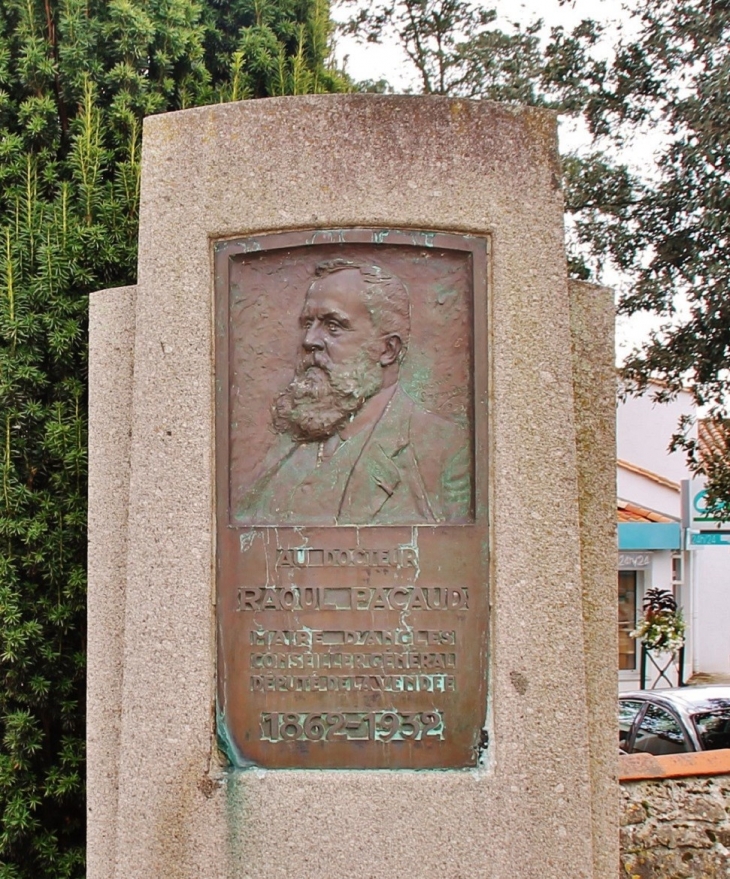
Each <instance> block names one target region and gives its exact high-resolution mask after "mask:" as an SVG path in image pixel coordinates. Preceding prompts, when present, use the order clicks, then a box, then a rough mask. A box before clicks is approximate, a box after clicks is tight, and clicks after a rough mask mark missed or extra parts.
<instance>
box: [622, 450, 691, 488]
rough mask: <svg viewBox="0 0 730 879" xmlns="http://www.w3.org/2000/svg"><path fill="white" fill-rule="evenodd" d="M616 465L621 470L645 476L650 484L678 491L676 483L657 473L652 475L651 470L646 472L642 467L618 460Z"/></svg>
mask: <svg viewBox="0 0 730 879" xmlns="http://www.w3.org/2000/svg"><path fill="white" fill-rule="evenodd" d="M616 465H617V466H618V467H620V468H621V469H622V470H628V471H629V472H630V473H638V475H639V476H645V477H646V478H647V479H651V481H652V482H656V483H658V484H659V485H663V486H664V487H665V488H671V489H672V491H679V483H678V482H673V481H672V480H671V479H667V478H666V476H661V475H660V474H659V473H654V472H653V471H652V470H646V469H645V468H644V467H639V465H638V464H632V463H631V462H630V461H622V460H621V459H620V458H619V460H618V461H616Z"/></svg>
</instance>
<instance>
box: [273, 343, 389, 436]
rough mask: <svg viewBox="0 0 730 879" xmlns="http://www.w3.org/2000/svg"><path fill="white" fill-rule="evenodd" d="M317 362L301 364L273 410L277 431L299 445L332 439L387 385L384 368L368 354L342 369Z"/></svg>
mask: <svg viewBox="0 0 730 879" xmlns="http://www.w3.org/2000/svg"><path fill="white" fill-rule="evenodd" d="M315 360H316V355H315V357H314V358H311V357H308V358H306V359H305V360H303V361H301V362H300V363H299V365H298V366H297V370H296V373H295V374H294V378H293V379H292V380H291V382H290V383H289V385H288V387H287V388H286V390H284V391H282V393H281V394H279V396H278V397H277V398H276V400H275V401H274V405H273V406H272V416H273V421H274V429H275V430H276V431H277V433H290V434H291V435H292V437H293V438H294V439H295V440H296V441H297V442H311V441H316V440H325V439H327V438H328V437H331V436H332V435H333V434H334V433H335V432H336V431H337V430H339V429H340V428H341V427H342V426H344V425H345V424H346V422H347V421H348V419H350V418H351V417H352V416H353V415H354V414H355V413H356V412H358V411H359V410H360V409H361V408H362V406H363V404H364V403H365V401H366V400H368V399H369V398H370V397H372V396H373V395H374V394H377V392H378V391H379V390H380V389H381V387H382V384H383V375H382V368H381V366H380V364H379V363H378V362H377V360H375V361H374V360H373V359H372V357H371V355H370V353H369V352H368V351H367V350H363V351H361V352H360V353H359V354H358V355H357V356H356V357H355V358H353V360H351V361H350V362H349V363H346V364H342V365H340V366H328V367H325V366H321V365H317V364H316V362H314V361H315Z"/></svg>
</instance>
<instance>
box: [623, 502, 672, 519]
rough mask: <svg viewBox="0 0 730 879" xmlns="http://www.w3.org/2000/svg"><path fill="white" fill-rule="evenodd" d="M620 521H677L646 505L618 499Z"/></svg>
mask: <svg viewBox="0 0 730 879" xmlns="http://www.w3.org/2000/svg"><path fill="white" fill-rule="evenodd" d="M616 507H617V512H618V521H619V522H676V521H677V520H676V519H672V517H671V516H665V515H664V513H657V512H656V511H655V510H648V509H646V507H640V506H639V505H638V504H632V503H631V502H630V501H624V500H621V498H619V499H618V501H617V502H616Z"/></svg>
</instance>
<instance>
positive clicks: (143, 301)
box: [87, 95, 618, 879]
mask: <svg viewBox="0 0 730 879" xmlns="http://www.w3.org/2000/svg"><path fill="white" fill-rule="evenodd" d="M562 211H563V203H562V195H561V191H560V161H559V157H558V154H557V145H556V126H555V118H554V116H553V115H552V114H551V113H549V112H546V111H540V110H534V109H525V108H516V107H512V106H501V105H496V104H489V103H481V102H472V101H462V100H450V99H442V98H417V97H381V96H360V95H358V96H353V95H348V96H325V97H302V98H282V99H276V100H264V101H250V102H244V103H240V104H228V105H221V106H215V107H206V108H201V109H196V110H190V111H185V112H182V113H173V114H168V115H164V116H158V117H152V118H150V119H147V120H146V122H145V131H144V147H143V171H142V196H141V216H140V253H139V273H138V277H139V282H138V285H137V286H136V287H133V288H122V289H118V290H107V291H101V292H99V293H97V294H95V295H94V296H93V297H92V306H91V366H90V384H91V424H90V468H91V474H90V499H89V504H90V524H89V570H90V585H89V705H88V714H89V736H88V761H89V776H88V802H89V843H88V873H87V875H88V877H89V879H109V877H115V879H133V877H139V879H157V877H159V879H173V877H180V879H183V877H185V879H187V877H191V879H192V877H201V879H233V877H252V879H253V877H257V879H258V877H260V876H267V877H271V879H278V877H281V879H284V877H292V876H297V877H300V879H307V877H321V876H342V875H349V874H350V873H353V874H357V875H363V876H372V877H380V876H383V877H385V876H392V875H394V874H399V875H418V876H422V877H437V876H438V877H442V879H449V877H453V879H458V877H465V876H484V877H494V879H506V877H519V879H529V877H540V879H552V877H554V879H564V877H566V876H571V877H609V876H611V877H613V876H614V875H615V873H616V870H617V867H618V830H617V823H618V821H617V811H618V789H617V783H616V741H615V734H614V728H615V693H616V682H615V674H616V673H615V668H616V663H615V654H616V607H615V602H616V590H615V537H614V512H615V506H614V505H615V488H614V481H613V480H614V472H615V468H614V461H613V456H614V451H613V450H614V437H613V424H614V393H615V388H614V373H613V305H612V298H611V295H610V293H609V291H606V290H603V289H600V288H595V287H591V286H589V285H585V284H573V285H569V284H568V281H567V277H566V263H565V251H564V243H563V214H562Z"/></svg>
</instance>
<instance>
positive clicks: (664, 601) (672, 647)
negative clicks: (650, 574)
mask: <svg viewBox="0 0 730 879" xmlns="http://www.w3.org/2000/svg"><path fill="white" fill-rule="evenodd" d="M642 610H643V612H644V619H643V620H642V621H641V622H640V623H639V625H638V626H637V628H636V629H634V631H633V632H630V633H629V634H630V635H631V637H632V638H640V639H641V640H642V642H643V644H644V646H645V647H646V649H647V650H654V651H656V652H661V653H676V652H677V651H678V650H680V649H681V648H682V647H684V633H685V628H686V624H685V622H684V617H683V616H682V611H681V610H680V609H679V608H678V607H677V602H676V601H675V600H674V596H673V595H672V593H671V592H669V591H668V590H667V589H649V590H648V591H647V593H646V595H645V596H644V601H643V604H642Z"/></svg>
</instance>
